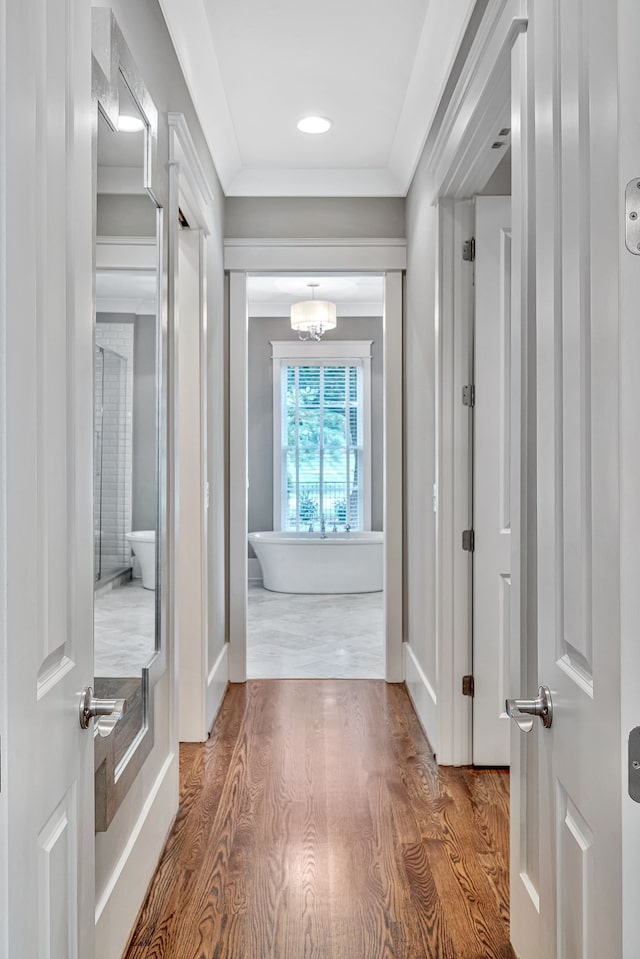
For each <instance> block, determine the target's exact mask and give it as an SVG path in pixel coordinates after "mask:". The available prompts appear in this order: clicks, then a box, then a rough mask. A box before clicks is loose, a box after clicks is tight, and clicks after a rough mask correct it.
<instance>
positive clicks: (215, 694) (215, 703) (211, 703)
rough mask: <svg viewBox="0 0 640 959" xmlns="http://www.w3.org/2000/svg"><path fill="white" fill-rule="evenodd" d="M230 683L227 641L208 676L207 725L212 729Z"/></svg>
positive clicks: (208, 729) (208, 728)
mask: <svg viewBox="0 0 640 959" xmlns="http://www.w3.org/2000/svg"><path fill="white" fill-rule="evenodd" d="M228 685H229V644H228V643H225V644H224V645H223V647H222V649H221V651H220V655H219V656H218V658H217V659H216V661H215V663H214V664H213V668H212V669H211V672H210V673H209V676H208V677H207V706H206V710H207V712H206V727H207V732H209V731H210V730H211V727H212V726H213V724H214V722H215V720H216V716H217V715H218V713H219V711H220V707H221V705H222V700H223V699H224V694H225V692H226V691H227V686H228Z"/></svg>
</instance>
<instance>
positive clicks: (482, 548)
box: [473, 196, 511, 766]
mask: <svg viewBox="0 0 640 959" xmlns="http://www.w3.org/2000/svg"><path fill="white" fill-rule="evenodd" d="M475 216H476V225H475V237H476V262H475V335H474V340H475V361H474V366H475V373H474V382H475V407H474V411H473V415H474V462H473V486H474V489H473V528H474V531H475V551H474V554H473V676H474V681H475V692H474V699H473V762H474V764H475V765H476V766H508V765H509V734H510V729H509V723H508V720H507V717H506V713H505V710H504V704H505V699H506V698H507V696H508V695H509V680H510V676H509V670H510V665H509V644H510V617H511V613H510V607H511V510H510V502H511V495H510V494H511V490H510V477H511V198H510V197H508V196H496V197H489V196H487V197H476V201H475Z"/></svg>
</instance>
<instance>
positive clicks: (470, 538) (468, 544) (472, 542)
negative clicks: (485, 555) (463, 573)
mask: <svg viewBox="0 0 640 959" xmlns="http://www.w3.org/2000/svg"><path fill="white" fill-rule="evenodd" d="M462 548H463V549H464V550H465V551H466V552H467V553H473V551H474V549H475V548H476V537H475V533H474V532H473V530H472V529H463V530H462Z"/></svg>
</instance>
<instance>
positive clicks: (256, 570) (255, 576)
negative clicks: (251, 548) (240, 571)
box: [247, 557, 262, 583]
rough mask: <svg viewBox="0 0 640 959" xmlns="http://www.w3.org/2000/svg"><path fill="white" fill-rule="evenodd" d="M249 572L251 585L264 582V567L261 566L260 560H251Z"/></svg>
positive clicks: (248, 566)
mask: <svg viewBox="0 0 640 959" xmlns="http://www.w3.org/2000/svg"><path fill="white" fill-rule="evenodd" d="M247 570H248V580H249V582H250V583H261V582H262V567H261V566H260V560H259V559H256V558H255V557H254V558H253V559H249V561H248V563H247Z"/></svg>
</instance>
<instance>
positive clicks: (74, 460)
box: [0, 0, 95, 959]
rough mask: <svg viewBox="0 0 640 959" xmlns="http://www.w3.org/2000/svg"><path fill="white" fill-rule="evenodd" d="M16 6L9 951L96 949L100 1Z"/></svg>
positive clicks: (1, 313)
mask: <svg viewBox="0 0 640 959" xmlns="http://www.w3.org/2000/svg"><path fill="white" fill-rule="evenodd" d="M6 11H7V23H6V28H7V29H6V31H5V30H0V46H1V47H2V49H0V62H1V63H2V70H3V72H4V73H5V77H6V87H5V86H4V84H3V83H0V95H3V97H4V98H5V102H3V103H2V104H0V123H1V125H2V131H1V137H0V140H1V142H2V150H3V160H4V161H6V164H5V163H3V164H2V176H3V179H4V183H3V193H4V196H5V202H6V206H5V209H4V215H3V223H2V233H3V234H4V236H5V238H6V243H3V244H2V249H3V260H4V262H3V269H2V271H1V272H2V274H3V277H4V284H3V289H1V290H0V297H2V300H1V309H0V318H1V321H2V337H3V340H4V342H3V350H2V363H3V372H2V381H3V396H2V407H3V409H2V416H3V421H4V422H3V431H2V432H3V433H4V439H5V444H6V446H5V453H6V458H5V460H4V465H3V469H2V478H1V483H2V487H3V490H2V492H3V498H2V509H3V512H4V513H5V517H4V520H3V523H2V526H3V527H4V528H6V540H5V542H4V543H3V544H2V548H3V549H4V550H6V558H7V561H6V565H5V568H6V570H7V574H8V575H7V581H6V584H5V583H3V584H2V588H3V590H5V596H4V599H5V601H6V613H7V615H6V624H3V625H6V631H7V640H8V642H7V645H8V656H7V677H8V681H7V687H8V703H7V733H6V739H5V741H4V742H3V743H2V748H3V760H4V762H5V765H4V771H5V773H6V775H5V776H3V781H2V790H3V793H5V796H6V801H7V807H8V819H9V830H8V841H7V848H6V856H7V861H8V874H9V884H8V918H7V924H8V956H10V957H12V959H36V957H42V959H44V957H50V959H90V957H91V956H93V927H94V908H95V902H94V867H93V855H94V854H93V849H94V830H93V823H94V812H93V733H92V730H91V728H89V729H88V730H86V731H83V730H81V728H80V723H79V711H78V707H79V700H80V692H81V690H82V688H83V687H84V686H85V685H88V684H91V682H92V675H93V615H92V610H93V580H92V568H93V567H92V559H91V557H92V555H93V530H92V525H93V524H92V431H93V400H92V396H93V380H92V378H93V343H92V315H93V307H92V274H93V271H92V225H91V210H92V184H91V116H92V110H91V33H90V20H89V13H90V10H89V5H88V3H86V2H85V0H74V2H69V0H47V3H46V4H44V5H43V4H42V3H41V2H39V0H7V4H6ZM3 855H4V853H3Z"/></svg>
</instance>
